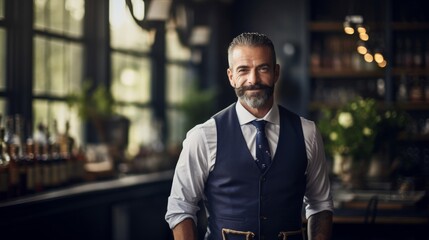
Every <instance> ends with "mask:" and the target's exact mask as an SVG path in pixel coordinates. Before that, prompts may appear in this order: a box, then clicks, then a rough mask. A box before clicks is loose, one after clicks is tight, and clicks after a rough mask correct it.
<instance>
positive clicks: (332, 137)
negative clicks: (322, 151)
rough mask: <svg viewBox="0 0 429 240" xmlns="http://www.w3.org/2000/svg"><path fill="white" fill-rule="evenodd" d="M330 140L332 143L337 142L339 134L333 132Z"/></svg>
mask: <svg viewBox="0 0 429 240" xmlns="http://www.w3.org/2000/svg"><path fill="white" fill-rule="evenodd" d="M329 139H331V140H332V141H335V140H337V139H338V134H337V133H336V132H331V134H329Z"/></svg>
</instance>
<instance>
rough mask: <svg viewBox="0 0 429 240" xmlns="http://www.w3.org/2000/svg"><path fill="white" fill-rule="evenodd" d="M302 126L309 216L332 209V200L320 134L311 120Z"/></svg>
mask: <svg viewBox="0 0 429 240" xmlns="http://www.w3.org/2000/svg"><path fill="white" fill-rule="evenodd" d="M303 127H304V135H305V141H306V149H307V157H308V166H307V187H306V192H305V196H304V203H305V204H306V207H305V210H306V211H305V216H306V218H309V217H310V216H311V215H313V214H315V213H318V212H321V211H325V210H328V211H333V202H332V195H331V186H330V180H329V171H328V168H327V164H326V158H325V149H324V145H323V140H322V136H321V135H320V132H319V131H318V129H317V127H316V125H315V124H314V122H312V121H305V122H304V124H303Z"/></svg>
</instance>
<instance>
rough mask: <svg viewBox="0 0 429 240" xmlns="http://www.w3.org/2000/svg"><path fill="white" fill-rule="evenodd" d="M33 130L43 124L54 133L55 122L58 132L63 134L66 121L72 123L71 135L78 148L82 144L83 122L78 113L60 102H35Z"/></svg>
mask: <svg viewBox="0 0 429 240" xmlns="http://www.w3.org/2000/svg"><path fill="white" fill-rule="evenodd" d="M33 113H34V121H33V124H34V126H33V129H36V127H37V125H38V124H40V123H42V124H44V125H45V126H48V127H49V130H50V131H51V132H52V123H53V121H54V120H56V121H57V123H58V130H59V132H60V133H63V132H64V130H65V125H66V121H69V123H70V130H69V131H70V135H71V136H72V137H73V138H74V139H75V142H76V144H77V145H78V146H80V145H81V144H82V135H83V134H82V122H81V119H80V118H79V116H78V114H77V112H76V110H75V109H73V108H69V107H68V106H67V104H66V103H64V102H58V101H45V100H34V101H33Z"/></svg>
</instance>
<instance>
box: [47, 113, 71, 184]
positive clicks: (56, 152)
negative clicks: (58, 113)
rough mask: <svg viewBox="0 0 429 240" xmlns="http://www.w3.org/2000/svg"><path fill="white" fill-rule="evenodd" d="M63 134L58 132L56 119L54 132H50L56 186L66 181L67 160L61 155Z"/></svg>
mask: <svg viewBox="0 0 429 240" xmlns="http://www.w3.org/2000/svg"><path fill="white" fill-rule="evenodd" d="M60 139H61V136H60V134H59V132H58V124H57V121H56V120H54V122H53V126H52V134H49V148H50V156H51V158H52V162H53V166H54V181H55V186H62V185H64V184H65V181H66V174H67V173H66V172H65V162H64V160H63V159H62V157H61V155H60V144H59V141H60Z"/></svg>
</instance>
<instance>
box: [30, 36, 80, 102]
mask: <svg viewBox="0 0 429 240" xmlns="http://www.w3.org/2000/svg"><path fill="white" fill-rule="evenodd" d="M34 51H35V52H34V93H35V94H51V95H56V96H65V95H67V94H69V93H72V92H74V91H79V90H80V87H79V86H80V83H81V79H82V58H83V56H82V55H83V49H82V47H81V46H80V45H79V44H76V43H69V42H63V41H58V40H53V39H47V38H42V37H35V39H34Z"/></svg>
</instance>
